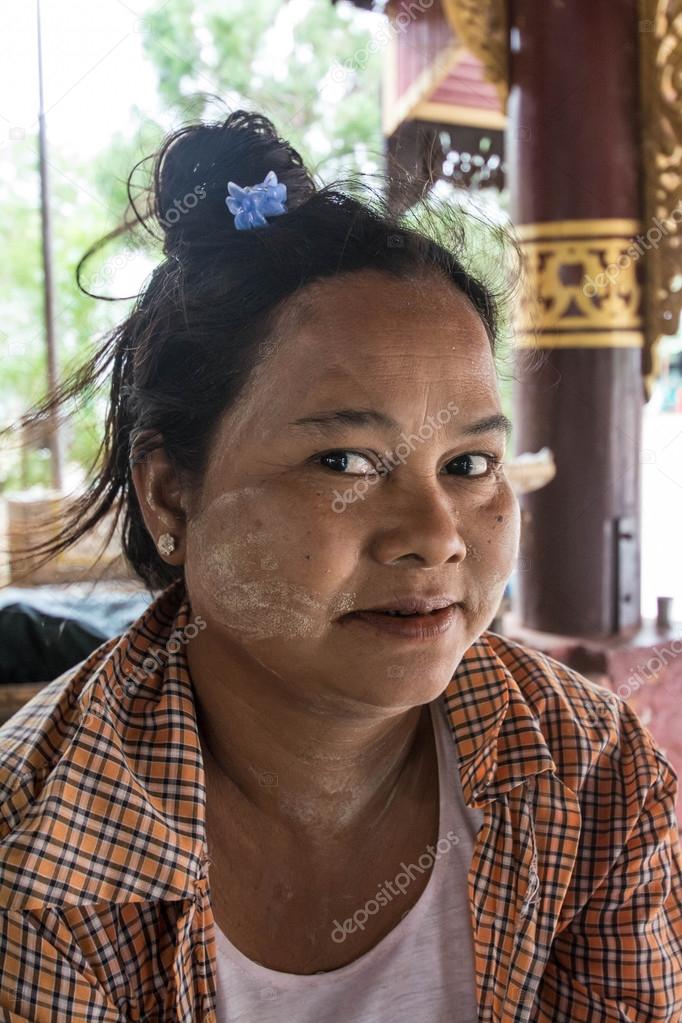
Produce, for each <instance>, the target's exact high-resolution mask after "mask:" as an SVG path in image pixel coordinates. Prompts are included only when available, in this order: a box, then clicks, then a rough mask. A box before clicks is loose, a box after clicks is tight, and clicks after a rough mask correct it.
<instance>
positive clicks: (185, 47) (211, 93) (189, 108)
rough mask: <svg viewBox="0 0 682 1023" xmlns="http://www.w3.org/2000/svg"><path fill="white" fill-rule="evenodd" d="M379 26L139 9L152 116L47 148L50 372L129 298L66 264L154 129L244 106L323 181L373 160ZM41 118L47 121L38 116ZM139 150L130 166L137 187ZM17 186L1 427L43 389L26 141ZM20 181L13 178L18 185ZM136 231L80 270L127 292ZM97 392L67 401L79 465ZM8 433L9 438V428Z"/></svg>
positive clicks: (313, 16)
mask: <svg viewBox="0 0 682 1023" xmlns="http://www.w3.org/2000/svg"><path fill="white" fill-rule="evenodd" d="M386 36H387V32H386V22H385V20H383V19H382V18H381V17H380V16H379V15H370V14H368V13H367V12H363V11H359V10H358V9H357V8H355V7H353V6H352V5H350V4H348V3H346V2H344V0H341V2H339V3H338V4H337V5H333V4H332V3H331V0H289V2H283V0H249V5H248V9H246V8H245V7H244V3H243V0H168V2H166V3H164V4H160V5H158V6H157V7H155V8H154V9H152V10H151V11H150V12H149V13H148V14H147V15H146V16H145V17H144V19H143V23H142V42H143V47H144V51H145V54H146V58H147V59H148V60H149V61H150V63H151V64H152V65H153V67H154V69H155V72H156V76H157V83H158V94H159V98H160V100H161V106H162V108H163V110H164V113H163V117H162V121H163V123H157V122H156V121H154V120H151V119H150V118H149V117H148V116H147V115H146V114H145V113H144V112H143V110H142V109H141V108H138V107H135V108H134V109H133V110H132V111H131V121H130V127H129V128H128V130H126V131H119V132H117V133H116V134H114V135H112V138H111V142H110V145H109V146H108V148H107V151H106V152H103V153H101V154H100V155H99V156H98V157H97V158H96V159H94V160H91V161H89V162H84V161H82V160H79V159H78V158H76V157H74V155H73V154H71V153H67V152H66V151H59V152H58V151H57V150H56V147H55V146H54V144H52V145H51V147H50V167H51V186H52V219H53V238H54V266H55V274H56V279H55V302H56V332H57V339H58V348H59V362H60V368H61V376H62V378H64V376H65V375H66V374H68V372H69V370H74V369H75V368H77V367H78V366H80V365H81V364H82V363H83V362H85V361H86V359H88V358H89V357H91V356H92V354H93V352H94V349H95V346H96V344H97V342H98V339H99V338H100V337H101V335H102V333H103V332H105V331H107V330H109V329H110V328H111V327H112V326H113V325H114V324H115V323H116V322H118V321H119V320H120V319H121V318H122V317H123V316H125V314H126V313H127V311H128V309H129V307H130V305H131V299H130V298H125V299H124V300H121V301H111V302H108V301H97V300H95V299H92V298H90V297H88V296H87V295H84V294H82V293H81V292H80V291H79V290H78V288H77V286H76V281H75V269H76V265H77V263H78V261H79V259H80V258H81V256H82V255H83V254H84V253H85V251H86V250H87V249H88V248H89V246H90V245H91V244H92V243H93V242H94V241H96V240H97V239H98V238H100V237H102V236H103V235H104V234H106V233H107V232H108V231H110V230H112V229H113V228H114V227H116V226H117V224H119V223H120V222H121V219H122V216H123V213H124V210H125V209H126V206H127V194H126V180H127V177H128V174H129V173H130V171H131V170H132V168H133V166H134V165H135V164H136V163H138V161H140V160H141V159H142V158H144V157H149V156H150V154H153V152H154V150H155V149H156V148H157V146H158V144H159V142H160V141H161V139H162V137H163V135H164V134H165V132H166V131H167V130H168V129H170V128H173V127H177V126H179V125H180V124H183V123H186V122H187V121H190V120H195V119H197V118H207V119H209V120H218V119H222V118H224V117H225V115H226V113H227V112H229V110H233V109H237V108H238V107H244V108H246V109H251V110H258V111H260V112H262V113H264V114H266V115H267V116H268V117H270V118H271V119H272V121H273V122H274V124H275V126H276V128H277V130H278V131H279V133H280V134H281V135H282V136H283V137H284V138H286V139H287V140H288V141H290V142H291V143H292V145H294V147H295V148H296V149H298V150H299V152H300V153H301V155H302V157H303V159H304V160H305V161H306V163H307V164H308V166H309V167H311V169H312V170H313V171H314V172H315V173H316V174H317V176H318V179H319V180H320V182H321V183H323V184H324V183H327V182H329V181H332V180H336V179H338V178H345V177H347V176H352V175H353V174H355V173H360V174H370V175H371V174H372V173H375V172H381V171H382V170H383V155H382V154H383V139H382V134H381V101H380V80H381V62H382V58H383V49H384V45H385V40H386ZM48 127H49V122H48ZM149 169H150V162H147V163H145V164H144V165H142V166H141V167H139V168H138V170H137V172H136V174H135V177H134V186H135V193H138V192H139V191H140V189H141V188H142V187H143V186H144V185H146V183H147V180H148V178H147V174H148V171H149ZM0 172H4V176H5V177H8V178H10V179H13V184H14V185H15V186H16V187H15V188H14V193H15V194H11V192H8V191H7V190H6V191H5V192H4V193H3V194H2V196H0V225H2V228H1V230H2V232H3V238H2V243H3V251H4V260H3V263H2V270H1V271H0V272H1V273H2V278H1V284H2V287H0V316H1V317H2V321H1V322H2V327H1V328H0V358H2V363H3V373H2V377H1V378H0V411H1V415H0V420H1V422H0V425H2V426H5V425H7V424H8V423H9V422H11V421H12V420H13V419H14V418H16V416H18V415H19V414H20V413H21V412H23V411H24V410H25V409H26V408H27V407H28V406H29V405H30V404H32V403H33V402H36V401H37V400H38V399H40V398H42V397H43V394H44V390H45V381H46V358H45V342H44V327H43V297H42V257H41V241H40V219H39V206H38V195H39V182H38V171H37V139H36V138H35V136H29V137H27V138H26V139H24V140H18V141H15V142H12V143H11V146H10V147H6V148H5V150H4V153H3V154H0ZM18 183H21V188H19V185H18ZM158 257H159V249H158V245H157V244H156V243H155V242H154V240H153V239H151V238H149V237H148V236H147V235H146V234H145V233H144V232H142V231H137V232H135V234H134V235H126V236H123V237H121V238H118V239H116V240H115V241H112V242H110V243H109V244H108V245H107V246H105V248H104V249H103V250H102V251H101V252H98V253H97V254H96V255H95V256H93V258H92V259H90V260H89V262H88V263H87V265H86V267H85V268H84V270H83V275H82V281H83V284H84V285H85V287H87V288H88V289H89V290H91V291H93V292H94V293H96V294H105V295H109V296H114V297H116V296H132V295H133V294H134V293H135V292H136V291H137V290H138V289H139V287H140V286H141V284H142V283H143V280H144V278H145V277H146V275H147V273H148V272H149V270H150V269H151V267H152V266H153V264H154V262H156V261H157V260H158ZM103 407H104V406H103V401H102V399H101V397H100V398H99V399H97V398H96V397H95V396H87V397H86V398H85V400H84V402H83V404H82V405H81V407H79V408H78V409H75V410H73V415H72V418H71V421H70V424H69V425H70V428H69V430H68V431H67V437H66V442H67V458H68V460H69V461H70V463H71V464H72V465H76V466H79V467H81V469H83V470H85V471H87V469H89V468H90V466H91V463H92V460H93V458H94V456H95V453H96V451H97V448H98V447H99V443H100V439H101V434H102V417H103ZM14 439H15V440H16V438H14ZM3 448H6V444H3V443H2V442H0V489H2V487H3V484H5V485H6V486H10V485H13V486H15V485H17V484H18V481H19V479H20V476H19V460H18V449H15V450H14V454H12V455H11V456H8V455H7V453H6V451H5V453H3ZM27 465H28V467H29V469H28V471H29V477H30V481H31V482H44V483H45V484H47V483H48V482H49V472H48V463H47V459H46V458H45V456H44V453H42V452H38V453H36V454H35V456H31V457H30V459H29V460H28V462H27Z"/></svg>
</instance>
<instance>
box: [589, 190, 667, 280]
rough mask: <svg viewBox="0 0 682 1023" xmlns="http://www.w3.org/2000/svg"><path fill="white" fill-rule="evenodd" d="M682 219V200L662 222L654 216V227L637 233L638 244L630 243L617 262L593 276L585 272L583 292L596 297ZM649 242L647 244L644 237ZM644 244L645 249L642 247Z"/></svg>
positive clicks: (654, 246)
mask: <svg viewBox="0 0 682 1023" xmlns="http://www.w3.org/2000/svg"><path fill="white" fill-rule="evenodd" d="M681 221H682V202H679V203H678V204H677V206H676V207H675V209H674V210H672V212H671V214H670V216H669V217H666V218H665V220H664V221H663V222H661V221H660V220H659V219H658V217H654V218H653V223H654V227H650V228H649V230H648V231H647V233H646V234H645V235H644V236H642V235H639V234H638V235H636V236H635V237H636V241H637V244H635V243H634V242H633V243H631V244H630V245H628V247H627V249H626V251H625V252H621V254H620V255H619V256H618V259H617V260H616V261H615V263H609V265H608V266H607V267H606V269H604V270H602V271H601V272H600V273H598V274H597V275H596V277H594V278H592V277H590V275H589V274H585V281H584V284H583V294H584V295H585V297H586V298H594V297H595V296H596V295H598V294H599V291H600V290H601V289H602V288H605V287H606V284H607V282H608V283H609V284H613V282H614V281H615V280H616V279H617V278H618V275H619V274H620V273H621V271H622V270H625V269H626V267H628V266H630V263H634V262H635V261H636V260H638V259H639V258H640V256H643V255H644V251H648V250H649V249H652V248H653V249H655V248H656V246H657V245H658V243H659V242H660V240H661V238H662V237H663V235H666V234H668V233H669V232H670V231H671V230H672V229H673V228H674V227H675V226H676V225H677V224H679V223H680V222H681ZM645 238H646V240H647V241H648V242H649V244H648V245H647V244H646V243H645V241H644V239H645ZM640 245H643V246H644V249H642V248H641V247H640Z"/></svg>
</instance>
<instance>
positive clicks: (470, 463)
mask: <svg viewBox="0 0 682 1023" xmlns="http://www.w3.org/2000/svg"><path fill="white" fill-rule="evenodd" d="M448 465H455V466H457V467H458V468H457V471H455V472H452V473H448V475H449V476H465V477H467V478H473V479H480V478H481V477H483V476H492V474H493V473H495V472H497V470H498V469H499V468H500V466H501V465H502V460H501V459H500V458H497V457H496V456H495V455H491V454H487V453H484V452H482V451H472V452H467V454H466V455H458V456H457V458H453V459H452V461H450V462H448Z"/></svg>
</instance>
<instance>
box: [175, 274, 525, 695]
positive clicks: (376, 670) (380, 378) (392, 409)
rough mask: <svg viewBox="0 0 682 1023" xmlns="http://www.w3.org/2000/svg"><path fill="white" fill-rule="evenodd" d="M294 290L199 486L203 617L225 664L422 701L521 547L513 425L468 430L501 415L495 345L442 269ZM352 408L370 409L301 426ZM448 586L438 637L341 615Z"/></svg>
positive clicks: (189, 578) (484, 620)
mask: <svg viewBox="0 0 682 1023" xmlns="http://www.w3.org/2000/svg"><path fill="white" fill-rule="evenodd" d="M302 295H304V297H305V304H304V306H303V305H302V307H301V308H300V309H299V310H298V312H297V313H296V306H295V305H292V304H290V305H289V306H288V308H287V313H288V316H287V318H285V319H283V320H282V325H281V330H280V331H279V332H278V338H277V341H276V342H273V344H272V346H271V347H270V348H269V350H268V351H267V352H266V355H265V358H264V361H263V362H262V363H261V364H260V365H259V366H258V367H257V369H256V370H255V371H254V374H253V376H252V378H251V380H250V381H249V386H248V388H247V390H246V392H245V393H244V394H243V395H242V397H241V398H240V401H239V402H238V404H237V406H236V407H234V408H232V409H230V410H229V411H228V412H227V413H226V414H225V415H224V417H223V418H222V419H221V421H220V424H219V427H218V430H217V433H216V435H215V439H214V443H213V445H212V448H211V454H210V459H209V465H208V469H207V472H206V475H205V479H204V483H203V487H202V489H201V491H200V493H199V494H195V495H194V499H193V503H192V508H191V513H190V515H189V516H188V519H187V527H186V535H185V544H186V546H185V577H186V582H187V589H188V593H189V596H190V600H191V604H192V611H193V613H194V614H201V615H202V616H203V617H204V618H205V620H206V622H207V627H208V629H210V630H211V632H210V635H211V637H212V640H213V643H216V644H217V645H218V648H219V649H221V650H223V651H224V652H225V654H226V655H227V659H228V660H227V662H226V663H229V656H230V654H232V655H233V656H237V657H239V659H240V661H241V659H242V658H243V657H244V656H245V657H246V658H247V662H248V661H249V660H251V659H253V660H255V662H257V664H258V665H259V671H260V670H262V669H265V670H266V671H267V672H269V673H272V674H273V675H275V676H279V677H280V678H281V679H283V680H284V681H285V682H286V684H287V686H289V687H292V686H293V687H294V688H295V690H296V691H297V692H300V693H301V696H302V697H304V699H306V700H307V701H312V702H313V704H315V705H318V706H319V707H320V708H323V707H326V706H331V705H334V706H337V707H339V706H341V707H343V706H346V707H350V706H351V705H356V704H358V703H362V704H364V705H365V706H368V705H369V706H376V707H381V708H384V709H385V708H388V707H394V708H396V710H397V709H399V708H407V707H410V706H416V705H417V704H421V703H425V702H426V701H428V700H430V699H433V698H435V697H436V696H437V695H439V694H440V693H441V692H442V691H443V690H444V688H445V687H446V685H447V683H448V681H449V680H450V678H451V677H452V674H453V672H454V670H455V669H456V667H457V665H458V664H459V662H460V660H461V658H462V655H463V654H464V652H465V651H466V649H467V648H468V647H469V646H470V645H471V643H472V642H473V641H474V640H475V639H476V638H477V637H478V636H479V635H480V633H481V632H482V631H484V629H486V628H487V627H488V626H489V624H490V622H491V620H492V618H493V616H494V615H495V612H496V611H497V608H498V606H499V603H500V600H501V598H502V594H503V590H504V586H505V583H506V581H507V579H508V577H509V575H510V574H511V571H512V568H513V565H514V562H515V559H516V556H517V548H518V533H519V509H518V503H517V501H516V498H515V497H514V494H513V493H512V490H511V487H510V485H509V482H508V481H507V479H506V478H505V475H504V471H503V470H497V469H496V468H495V465H494V462H495V460H499V459H502V458H503V455H504V451H505V439H506V438H505V434H504V432H503V431H501V430H499V429H492V428H491V429H486V430H484V431H483V432H480V433H476V434H473V433H467V428H469V427H471V426H472V424H474V423H477V422H479V421H480V420H484V419H487V418H489V417H491V416H494V415H496V414H499V413H501V406H500V398H499V393H498V389H497V381H496V374H495V368H494V363H493V358H492V354H491V351H490V345H489V342H488V338H487V336H486V332H485V328H484V326H483V323H482V321H481V319H480V318H479V316H478V314H477V313H476V312H475V310H474V308H473V306H472V305H471V304H470V303H469V301H468V299H467V298H466V297H465V296H464V295H463V294H461V293H460V292H458V291H457V290H455V288H454V287H452V286H451V285H449V284H448V283H447V282H446V281H444V280H442V279H439V278H438V277H437V276H429V277H425V278H424V279H423V280H422V281H420V282H418V283H415V282H405V281H401V280H397V279H394V278H392V277H389V276H387V275H383V274H379V273H378V272H376V271H362V272H357V273H355V274H349V275H347V276H346V277H345V278H343V279H342V278H336V279H334V278H330V279H327V280H322V281H319V282H316V283H315V284H314V285H311V286H309V287H308V288H306V289H305V293H302ZM294 302H296V300H294ZM295 314H296V315H295ZM349 409H357V410H364V411H365V412H370V413H372V416H371V417H370V416H367V417H366V422H360V421H358V422H353V421H351V417H349V416H346V417H345V419H344V418H339V417H336V418H335V419H333V420H330V421H329V422H328V424H327V425H326V426H325V424H324V423H322V422H318V423H317V424H315V423H310V422H309V423H307V424H306V423H301V422H298V423H297V420H302V419H306V418H309V417H318V418H320V417H324V418H328V416H329V413H332V412H336V411H338V410H349ZM379 414H381V415H382V416H385V417H390V419H392V420H395V422H396V424H397V427H394V428H387V427H385V426H383V425H381V423H380V422H379V419H378V416H379ZM420 428H421V433H420ZM380 458H382V459H383V462H384V465H385V466H386V467H388V468H387V469H386V468H385V469H384V470H382V472H381V473H377V467H380V466H381V462H380V461H379V459H380ZM439 594H444V595H449V596H450V597H452V598H453V599H455V600H456V601H458V602H460V605H461V606H460V608H459V610H458V611H457V612H456V614H455V616H454V620H453V622H452V624H451V626H450V627H449V629H447V631H445V632H444V633H442V634H440V635H438V636H435V637H434V638H431V639H429V640H427V641H425V640H413V639H405V638H403V637H402V636H396V635H392V634H390V633H389V632H385V631H382V630H378V629H375V628H372V627H371V626H369V625H366V624H365V623H363V622H359V621H358V620H357V619H348V618H344V615H346V614H347V613H348V612H350V611H352V610H357V609H367V608H372V607H377V606H381V605H383V606H386V605H390V604H391V602H392V601H393V600H395V599H396V598H400V597H408V596H427V597H432V596H437V595H439ZM208 635H209V633H206V634H205V636H206V637H207V636H208Z"/></svg>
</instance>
